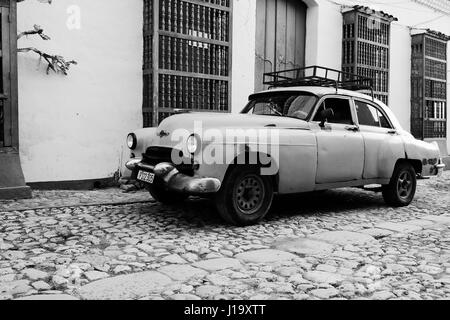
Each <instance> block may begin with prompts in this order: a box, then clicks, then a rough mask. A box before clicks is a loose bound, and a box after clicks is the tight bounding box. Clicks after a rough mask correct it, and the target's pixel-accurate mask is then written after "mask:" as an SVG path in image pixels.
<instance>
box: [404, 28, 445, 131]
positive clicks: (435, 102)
mask: <svg viewBox="0 0 450 320" xmlns="http://www.w3.org/2000/svg"><path fill="white" fill-rule="evenodd" d="M448 40H450V37H448V36H445V35H443V34H441V33H436V32H433V31H428V32H426V33H421V34H416V35H413V36H412V39H411V52H412V59H411V60H412V70H411V133H412V134H413V135H414V136H415V137H416V138H418V139H430V138H431V139H433V138H434V139H436V138H446V136H447V41H448Z"/></svg>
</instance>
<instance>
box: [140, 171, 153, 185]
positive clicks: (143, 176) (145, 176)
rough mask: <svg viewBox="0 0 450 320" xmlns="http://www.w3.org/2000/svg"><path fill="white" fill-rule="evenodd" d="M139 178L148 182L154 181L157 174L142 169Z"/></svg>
mask: <svg viewBox="0 0 450 320" xmlns="http://www.w3.org/2000/svg"><path fill="white" fill-rule="evenodd" d="M137 179H138V180H140V181H144V182H147V183H153V180H155V174H154V173H151V172H147V171H142V170H140V171H139V172H138V176H137Z"/></svg>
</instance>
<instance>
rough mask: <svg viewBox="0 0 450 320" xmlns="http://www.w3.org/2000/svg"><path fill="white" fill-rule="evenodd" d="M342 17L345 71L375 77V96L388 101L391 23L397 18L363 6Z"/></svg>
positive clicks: (343, 65)
mask: <svg viewBox="0 0 450 320" xmlns="http://www.w3.org/2000/svg"><path fill="white" fill-rule="evenodd" d="M343 16H344V25H343V44H342V48H343V54H342V71H344V72H347V73H353V74H357V75H360V76H363V77H369V78H372V79H373V84H374V87H373V89H374V96H375V97H376V98H377V99H379V100H381V101H383V102H384V103H385V104H388V96H389V43H390V24H391V22H392V21H395V20H397V19H396V18H394V17H392V16H390V15H387V14H385V13H382V12H376V11H373V10H371V9H369V8H367V7H361V6H355V7H354V9H353V10H351V11H348V12H344V14H343Z"/></svg>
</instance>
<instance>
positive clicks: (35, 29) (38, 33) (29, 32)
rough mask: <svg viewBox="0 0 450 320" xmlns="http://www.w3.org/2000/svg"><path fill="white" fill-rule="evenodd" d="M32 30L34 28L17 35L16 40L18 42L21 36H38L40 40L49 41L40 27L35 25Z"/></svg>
mask: <svg viewBox="0 0 450 320" xmlns="http://www.w3.org/2000/svg"><path fill="white" fill-rule="evenodd" d="M33 28H34V29H33V30H28V31H24V32H21V33H19V35H18V36H17V40H19V39H20V38H22V37H23V36H29V35H32V34H37V35H39V36H40V37H41V38H42V40H50V37H49V36H48V35H46V34H45V33H44V29H42V28H41V26H38V25H37V24H35V25H34V26H33Z"/></svg>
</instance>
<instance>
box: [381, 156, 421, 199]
mask: <svg viewBox="0 0 450 320" xmlns="http://www.w3.org/2000/svg"><path fill="white" fill-rule="evenodd" d="M416 185H417V179H416V171H415V170H414V167H413V166H412V165H411V164H409V163H406V162H403V163H399V164H397V166H396V167H395V169H394V173H393V175H392V178H391V181H390V183H389V184H388V185H385V186H383V198H384V201H385V202H386V203H387V204H389V205H391V206H394V207H403V206H407V205H409V204H410V203H411V201H412V200H413V199H414V195H415V193H416Z"/></svg>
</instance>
